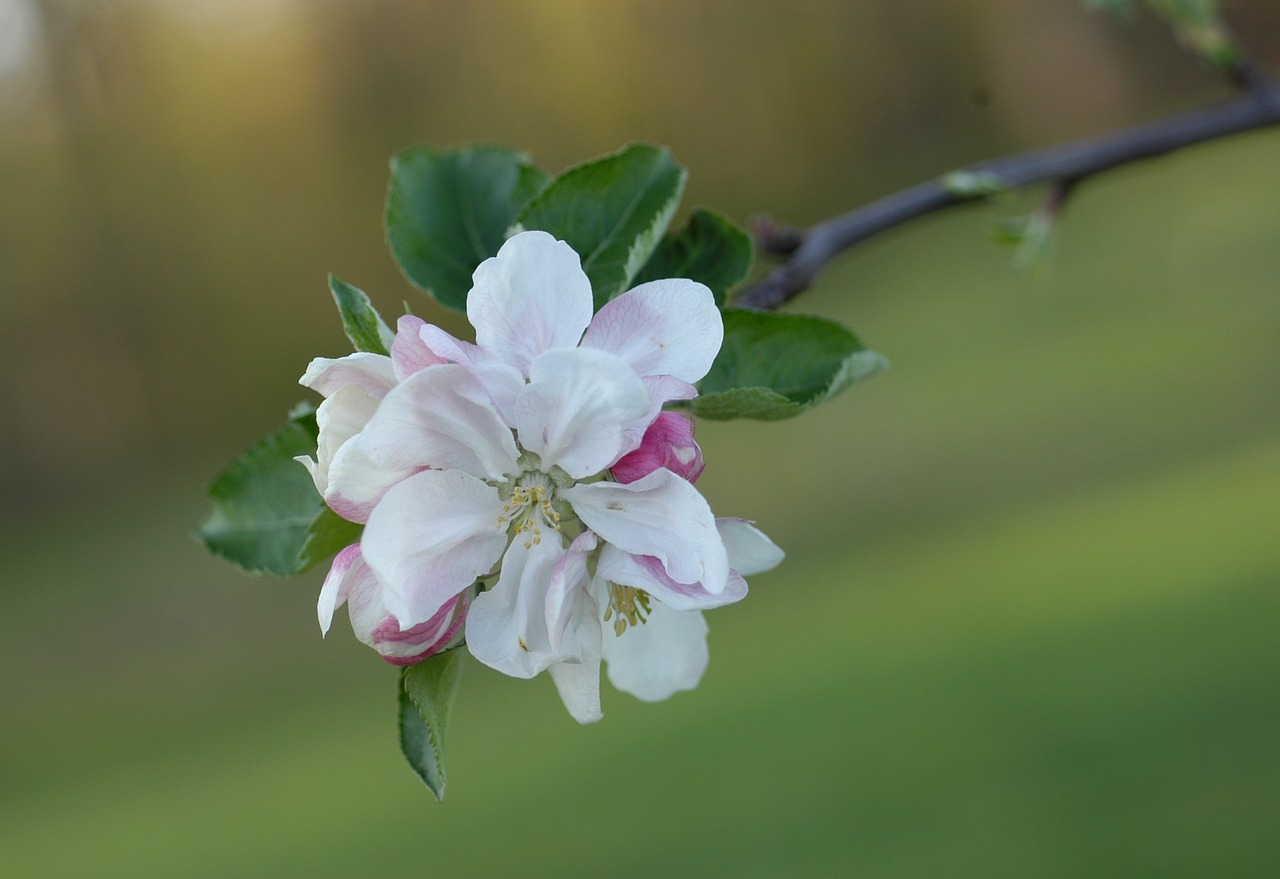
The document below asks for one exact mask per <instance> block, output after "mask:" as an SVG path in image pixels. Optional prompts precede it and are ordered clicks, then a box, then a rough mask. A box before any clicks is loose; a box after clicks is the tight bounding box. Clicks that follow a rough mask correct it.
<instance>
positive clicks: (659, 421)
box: [610, 412, 706, 483]
mask: <svg viewBox="0 0 1280 879" xmlns="http://www.w3.org/2000/svg"><path fill="white" fill-rule="evenodd" d="M705 466H706V464H705V463H704V462H703V460H702V449H700V448H698V444H697V443H696V442H694V441H693V418H692V417H691V416H689V415H685V414H684V413H681V412H662V413H660V414H659V415H658V417H657V418H656V419H655V420H654V422H653V424H650V425H649V429H648V430H646V431H645V432H644V439H642V440H641V441H640V446H639V448H637V449H636V450H635V451H633V452H628V453H627V454H625V455H623V456H622V457H621V458H620V459H619V460H618V463H616V464H614V465H613V467H611V468H610V469H611V470H612V471H613V478H614V479H616V480H617V481H618V482H622V483H627V482H635V481H636V480H637V479H640V478H642V477H644V476H648V475H649V474H650V473H652V472H653V471H655V470H657V469H658V468H660V467H665V468H667V469H668V470H670V471H671V472H672V473H675V474H676V475H677V476H682V477H684V478H685V479H687V480H689V481H690V482H697V481H698V477H699V476H701V475H702V469H703V467H705Z"/></svg>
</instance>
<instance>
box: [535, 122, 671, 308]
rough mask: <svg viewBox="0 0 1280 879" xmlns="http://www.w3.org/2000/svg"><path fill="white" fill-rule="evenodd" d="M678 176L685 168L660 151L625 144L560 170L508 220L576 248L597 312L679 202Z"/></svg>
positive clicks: (634, 269) (643, 257)
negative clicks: (582, 162)
mask: <svg viewBox="0 0 1280 879" xmlns="http://www.w3.org/2000/svg"><path fill="white" fill-rule="evenodd" d="M684 181H685V170H684V169H683V168H681V167H680V166H679V165H677V164H676V163H675V160H674V159H672V158H671V154H670V153H669V152H668V151H667V150H666V149H663V148H660V147H656V146H653V145H651V144H643V143H639V144H632V145H631V146H628V147H624V148H623V149H622V150H621V151H619V152H617V153H614V154H612V155H609V156H605V157H603V158H600V159H595V160H593V161H590V162H587V163H585V164H582V165H577V166H575V167H573V168H570V169H568V170H567V171H565V172H564V173H562V174H560V175H559V176H558V177H556V178H555V179H554V180H552V181H551V182H550V183H548V184H547V186H546V188H545V189H543V190H542V192H540V193H538V195H536V196H535V197H534V198H533V199H532V200H531V201H530V202H529V204H528V205H526V206H525V208H524V210H522V211H521V212H520V216H519V217H517V219H516V223H517V225H518V226H519V227H520V228H522V229H525V230H530V229H540V230H542V231H543V232H549V233H551V234H552V235H554V236H555V237H556V238H559V239H560V240H562V241H565V242H566V243H568V245H569V246H570V247H572V248H573V249H574V250H575V251H577V253H578V254H579V255H580V256H581V257H582V269H583V271H585V272H586V273H587V277H588V278H590V279H591V289H592V291H593V292H594V294H595V307H596V309H597V310H599V308H600V307H601V306H602V305H604V304H605V303H606V302H608V301H609V300H610V299H612V298H614V297H615V296H617V295H618V294H619V293H622V292H623V291H624V290H626V289H627V288H628V287H629V286H630V285H631V279H632V278H634V277H635V276H636V274H637V273H638V272H639V271H640V269H641V267H642V266H644V264H645V263H646V262H647V261H648V260H649V257H650V255H652V253H653V251H654V248H655V247H657V245H658V241H659V240H660V239H661V238H662V234H663V233H664V232H665V231H666V230H667V226H668V225H669V224H670V222H671V215H672V214H674V213H675V210H676V205H677V204H679V202H680V194H681V192H683V191H684Z"/></svg>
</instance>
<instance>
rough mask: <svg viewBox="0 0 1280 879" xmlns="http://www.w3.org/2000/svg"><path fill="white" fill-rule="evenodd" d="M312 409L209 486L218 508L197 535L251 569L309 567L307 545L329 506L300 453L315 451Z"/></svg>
mask: <svg viewBox="0 0 1280 879" xmlns="http://www.w3.org/2000/svg"><path fill="white" fill-rule="evenodd" d="M316 434H317V429H316V419H315V414H314V413H313V412H312V411H311V410H310V409H308V410H306V411H305V412H302V413H299V414H298V415H296V416H294V417H293V418H292V419H291V420H290V421H289V423H288V424H286V425H285V426H284V427H283V428H281V429H280V430H278V431H276V432H275V433H273V434H271V435H270V436H268V437H266V438H265V439H263V440H262V441H260V442H258V443H257V444H256V445H254V446H252V447H251V448H250V449H249V450H248V451H247V452H245V453H244V454H243V455H241V456H240V457H239V458H237V459H236V460H235V461H234V462H232V464H231V465H230V466H229V467H227V469H226V470H224V471H223V472H222V473H221V474H220V475H219V476H218V478H217V479H215V480H214V482H213V484H212V485H211V486H209V496H210V497H212V498H213V510H212V511H211V512H210V514H209V517H208V518H207V519H205V521H204V523H203V524H202V525H201V526H200V528H199V529H197V532H196V533H197V536H198V537H199V538H200V539H201V540H202V541H203V542H204V545H205V546H206V547H208V548H209V551H210V552H212V553H213V554H214V555H217V556H220V557H222V558H223V559H226V560H227V561H228V562H230V563H231V564H233V565H237V566H238V567H240V568H243V569H244V570H246V571H248V572H250V573H255V574H257V573H266V574H276V575H278V576H282V577H283V576H287V575H289V574H296V573H299V572H300V571H302V570H304V569H305V568H306V567H307V565H306V564H304V562H303V561H302V556H301V553H302V550H303V547H304V546H305V545H306V543H307V542H308V535H309V534H310V532H311V529H312V524H313V522H314V521H315V519H316V517H317V515H318V514H319V513H320V512H321V511H322V510H323V509H324V503H323V502H322V501H321V499H320V494H319V492H317V491H316V487H315V484H314V483H313V482H312V481H311V476H310V475H309V474H308V473H307V471H306V468H304V467H303V466H302V465H301V464H299V463H298V462H297V461H295V460H293V459H294V457H295V456H297V455H314V454H315V451H316Z"/></svg>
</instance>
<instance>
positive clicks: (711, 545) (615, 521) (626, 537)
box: [558, 470, 729, 595]
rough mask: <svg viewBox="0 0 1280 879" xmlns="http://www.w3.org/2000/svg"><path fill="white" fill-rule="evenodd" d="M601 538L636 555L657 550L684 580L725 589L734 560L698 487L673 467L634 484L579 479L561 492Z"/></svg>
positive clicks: (676, 577)
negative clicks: (582, 481) (579, 482)
mask: <svg viewBox="0 0 1280 879" xmlns="http://www.w3.org/2000/svg"><path fill="white" fill-rule="evenodd" d="M558 494H559V495H560V497H563V498H564V499H565V500H567V501H568V502H569V504H570V505H571V506H572V507H573V511H574V512H575V513H577V515H578V517H579V518H581V519H582V521H583V523H584V524H585V525H586V526H587V527H588V528H590V529H591V530H592V531H594V532H595V533H596V534H597V535H599V536H600V538H601V539H603V540H605V541H607V542H608V543H611V544H613V545H614V546H616V547H618V548H619V549H621V550H624V551H626V552H629V553H631V554H632V555H651V556H655V557H656V558H657V559H658V560H659V561H661V562H662V566H663V568H664V570H666V572H667V574H668V576H670V577H671V578H672V579H673V580H675V581H676V582H678V583H701V584H702V585H703V587H704V588H705V589H706V591H707V592H709V593H711V594H713V595H716V594H719V593H721V592H723V591H724V589H725V585H726V583H727V581H728V579H729V562H728V559H727V558H726V556H725V550H724V543H723V542H722V541H721V540H720V534H719V533H718V532H717V531H716V523H715V517H714V516H713V515H712V514H711V508H710V507H708V506H707V502H706V500H705V499H703V497H702V495H700V494H699V493H698V490H697V489H696V488H694V487H693V486H692V485H690V484H689V483H688V482H686V481H684V480H683V479H681V478H680V477H679V476H677V475H676V474H674V473H672V472H671V471H670V470H655V471H654V472H652V473H650V474H649V475H648V476H646V477H644V478H643V479H639V480H637V481H635V482H632V483H630V484H629V485H620V484H618V483H616V482H594V483H587V484H578V485H574V486H571V487H570V488H566V489H562V490H561V491H560V492H559V493H558Z"/></svg>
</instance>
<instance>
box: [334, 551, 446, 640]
mask: <svg viewBox="0 0 1280 879" xmlns="http://www.w3.org/2000/svg"><path fill="white" fill-rule="evenodd" d="M343 604H346V605H347V612H348V613H349V614H350V616H351V628H352V630H353V631H354V632H355V635H356V637H357V638H359V639H360V640H361V641H363V642H364V643H365V644H368V645H369V646H370V647H372V648H373V649H374V650H376V651H378V653H379V654H380V655H381V656H382V658H383V659H385V660H386V661H387V662H389V663H391V664H392V665H413V664H414V663H417V662H421V661H422V660H424V659H426V658H427V657H428V656H432V655H433V654H436V653H439V652H440V651H441V650H443V649H445V648H446V647H448V646H449V645H450V644H451V643H452V642H453V640H454V639H455V638H456V637H457V635H458V632H459V630H461V628H462V624H463V622H464V621H465V620H466V616H467V608H468V607H469V606H470V604H471V592H470V590H467V591H464V592H462V593H461V594H459V595H457V596H455V597H453V598H451V599H449V600H448V601H446V602H445V604H444V606H443V607H441V608H440V610H438V611H437V612H436V613H435V615H434V616H432V617H431V619H429V620H427V621H426V622H422V623H418V624H417V625H416V626H410V627H409V628H406V629H401V628H400V621H399V620H397V619H396V618H395V617H394V616H392V615H391V613H390V612H389V611H388V610H387V608H386V605H384V604H383V603H382V584H381V583H379V582H378V578H377V577H376V576H374V573H373V571H372V570H370V569H369V566H368V565H366V564H365V563H364V557H363V554H362V553H361V551H360V544H358V543H353V544H352V545H351V546H348V547H347V548H346V549H344V550H342V552H340V553H338V555H337V557H336V558H335V559H334V560H333V567H332V568H330V570H329V576H328V577H326V578H325V581H324V586H323V587H322V588H321V590H320V602H319V604H318V606H317V608H316V610H317V612H318V614H319V619H320V631H321V632H324V633H326V634H327V633H328V631H329V624H330V623H331V622H332V620H333V614H334V611H336V610H337V609H338V608H339V607H341V606H342V605H343Z"/></svg>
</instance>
